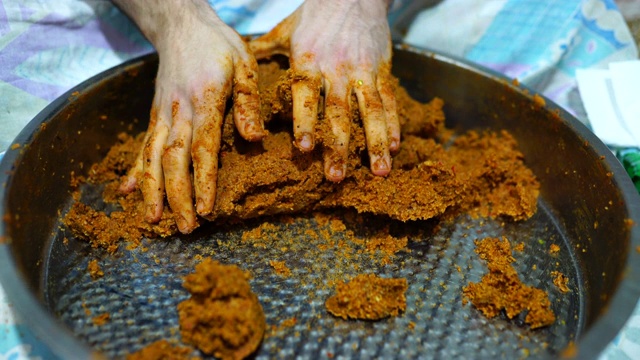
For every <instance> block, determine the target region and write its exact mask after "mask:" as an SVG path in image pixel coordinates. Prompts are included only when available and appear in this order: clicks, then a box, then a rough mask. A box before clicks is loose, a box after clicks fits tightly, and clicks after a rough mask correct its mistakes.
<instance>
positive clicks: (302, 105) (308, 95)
mask: <svg viewBox="0 0 640 360" xmlns="http://www.w3.org/2000/svg"><path fill="white" fill-rule="evenodd" d="M302 59H305V57H303V58H302ZM303 61H304V60H303ZM307 64H311V63H310V62H305V66H307ZM292 69H293V71H294V76H293V81H292V84H291V98H292V101H293V137H294V138H295V145H296V146H297V147H298V149H300V150H301V151H303V152H306V151H311V150H313V147H314V146H315V139H314V128H315V125H316V121H317V120H318V101H319V100H320V88H321V85H320V84H321V78H320V74H319V72H318V71H315V69H314V70H311V69H309V68H307V69H304V70H302V71H299V70H297V69H294V68H293V66H292Z"/></svg>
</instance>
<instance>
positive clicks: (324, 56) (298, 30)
mask: <svg viewBox="0 0 640 360" xmlns="http://www.w3.org/2000/svg"><path fill="white" fill-rule="evenodd" d="M387 7H388V1H387V0H306V1H305V2H304V4H302V5H301V6H300V7H299V8H298V9H297V10H296V11H295V12H294V13H293V14H291V15H290V16H289V17H287V18H286V19H285V20H283V21H282V22H281V23H280V24H278V26H276V27H275V28H274V29H273V30H272V31H270V32H269V33H268V34H266V35H264V36H262V37H260V38H258V39H256V40H254V41H252V42H251V43H250V47H251V50H252V51H253V53H254V55H255V56H256V58H258V59H261V58H266V57H268V56H271V55H273V54H283V55H287V56H289V58H290V66H291V70H292V71H293V74H294V75H293V83H292V88H291V91H292V97H293V126H294V128H293V132H294V137H295V144H296V146H297V147H298V148H299V149H300V150H301V151H305V152H306V151H311V150H313V148H314V145H315V140H316V139H315V138H314V128H315V124H316V120H317V118H318V103H319V100H320V95H321V92H324V105H325V108H324V120H325V121H329V122H330V128H331V131H332V134H330V135H332V137H333V139H331V140H332V141H325V142H324V146H325V153H324V154H323V157H324V173H325V177H326V178H327V179H329V180H331V181H341V180H342V179H344V177H345V175H346V171H347V157H348V149H349V137H350V134H349V133H350V128H351V119H350V113H351V111H350V109H351V105H352V104H351V95H352V93H354V94H355V95H356V98H357V105H358V108H359V110H360V116H361V118H362V121H363V125H364V130H365V136H366V145H367V150H368V153H369V159H370V164H371V172H372V173H373V174H374V175H379V176H386V175H388V174H389V172H390V171H391V156H390V152H395V151H397V150H398V149H399V147H400V125H399V122H398V114H397V110H396V99H395V93H394V87H393V85H392V82H391V81H390V79H391V73H390V71H391V53H392V44H391V35H390V31H389V24H388V22H387Z"/></svg>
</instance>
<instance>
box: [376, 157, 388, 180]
mask: <svg viewBox="0 0 640 360" xmlns="http://www.w3.org/2000/svg"><path fill="white" fill-rule="evenodd" d="M390 171H391V167H390V166H389V162H388V161H387V159H385V157H380V158H378V159H377V160H374V162H373V164H372V165H371V172H373V174H374V175H378V176H386V175H388V174H389V172H390Z"/></svg>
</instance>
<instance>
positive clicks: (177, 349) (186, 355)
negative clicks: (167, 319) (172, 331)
mask: <svg viewBox="0 0 640 360" xmlns="http://www.w3.org/2000/svg"><path fill="white" fill-rule="evenodd" d="M192 352H193V350H192V349H189V348H186V347H183V346H174V345H171V343H169V342H168V341H167V340H158V341H156V342H154V343H151V344H150V345H147V346H145V347H144V348H142V349H141V350H139V351H137V352H135V353H132V354H129V355H127V360H196V359H200V357H197V356H192V355H191V353H192Z"/></svg>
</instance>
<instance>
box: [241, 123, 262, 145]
mask: <svg viewBox="0 0 640 360" xmlns="http://www.w3.org/2000/svg"><path fill="white" fill-rule="evenodd" d="M244 133H245V135H246V136H247V140H249V141H257V140H260V139H262V135H263V134H264V132H263V129H262V126H259V124H257V123H256V122H254V121H249V122H247V123H246V124H245V125H244Z"/></svg>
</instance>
